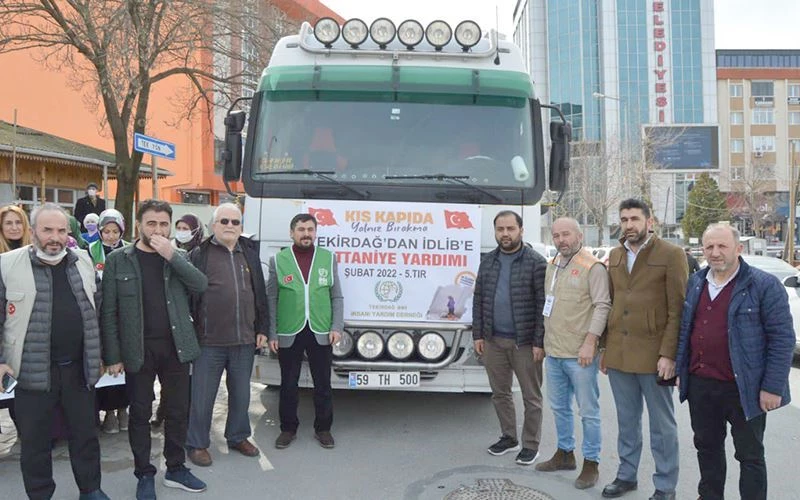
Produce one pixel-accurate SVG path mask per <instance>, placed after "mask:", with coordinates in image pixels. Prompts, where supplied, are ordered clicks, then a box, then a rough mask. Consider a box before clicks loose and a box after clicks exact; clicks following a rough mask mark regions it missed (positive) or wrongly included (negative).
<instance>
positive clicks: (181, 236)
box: [173, 214, 205, 252]
mask: <svg viewBox="0 0 800 500" xmlns="http://www.w3.org/2000/svg"><path fill="white" fill-rule="evenodd" d="M204 236H205V235H204V234H203V227H202V225H201V224H200V219H198V218H197V216H196V215H194V214H186V215H184V216H183V217H181V218H180V219H178V220H177V221H175V239H174V240H173V243H174V244H175V246H176V247H178V248H180V249H182V250H186V252H191V251H192V250H193V249H194V248H195V247H196V246H198V245H200V243H202V242H203V238H204Z"/></svg>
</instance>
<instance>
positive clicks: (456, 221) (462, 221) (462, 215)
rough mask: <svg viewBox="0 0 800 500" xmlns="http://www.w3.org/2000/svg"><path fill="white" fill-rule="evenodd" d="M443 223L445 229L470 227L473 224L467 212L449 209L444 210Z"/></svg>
mask: <svg viewBox="0 0 800 500" xmlns="http://www.w3.org/2000/svg"><path fill="white" fill-rule="evenodd" d="M444 223H445V227H446V228H447V229H451V228H456V229H471V228H473V227H475V226H473V225H472V221H470V220H469V214H467V213H466V212H451V211H450V210H445V211H444Z"/></svg>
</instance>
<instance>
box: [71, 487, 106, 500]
mask: <svg viewBox="0 0 800 500" xmlns="http://www.w3.org/2000/svg"><path fill="white" fill-rule="evenodd" d="M78 500H111V499H110V498H108V495H106V494H105V493H104V492H103V490H101V489H96V490H94V491H92V492H90V493H81V494H80V496H79V497H78Z"/></svg>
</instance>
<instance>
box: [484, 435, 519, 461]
mask: <svg viewBox="0 0 800 500" xmlns="http://www.w3.org/2000/svg"><path fill="white" fill-rule="evenodd" d="M518 449H519V441H517V440H516V439H514V438H512V437H511V436H505V435H503V436H500V441H498V442H496V443H495V444H493V445H491V446H490V447H489V449H488V450H487V451H488V452H489V453H491V454H492V455H494V456H496V457H499V456H500V455H505V454H506V453H508V452H509V451H517V450H518Z"/></svg>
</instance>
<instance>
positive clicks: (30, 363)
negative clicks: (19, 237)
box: [0, 246, 102, 391]
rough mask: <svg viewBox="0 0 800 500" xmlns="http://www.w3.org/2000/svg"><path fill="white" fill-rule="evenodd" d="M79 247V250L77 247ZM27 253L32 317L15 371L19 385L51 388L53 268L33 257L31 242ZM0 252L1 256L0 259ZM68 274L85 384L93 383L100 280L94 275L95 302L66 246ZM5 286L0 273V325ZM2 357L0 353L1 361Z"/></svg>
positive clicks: (96, 365)
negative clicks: (30, 269) (76, 312)
mask: <svg viewBox="0 0 800 500" xmlns="http://www.w3.org/2000/svg"><path fill="white" fill-rule="evenodd" d="M80 251H82V250H80ZM28 253H29V256H30V259H31V265H32V267H33V276H32V277H31V278H32V279H33V280H34V283H35V285H36V299H35V301H34V303H33V310H32V312H31V318H30V320H29V322H28V331H27V333H26V334H25V343H24V344H23V348H22V361H21V363H20V371H19V373H18V374H16V378H17V381H18V387H19V388H20V389H26V390H31V391H47V390H50V341H51V339H50V337H51V333H50V332H51V327H52V319H53V318H52V316H51V314H52V310H53V300H54V297H53V293H52V287H51V283H52V274H51V273H52V271H51V269H50V266H49V265H47V264H43V263H41V262H40V261H39V259H37V258H36V251H35V250H34V249H33V246H30V247H29V248H28ZM1 258H3V256H0V259H1ZM64 258H65V259H67V278H68V279H69V284H70V287H71V288H72V292H73V293H74V294H75V298H76V300H77V302H78V307H79V308H80V311H81V318H82V319H83V368H84V377H85V380H86V384H87V386H89V387H93V386H94V385H95V384H96V383H97V380H98V379H99V378H100V365H101V354H100V326H99V320H98V317H99V313H98V312H99V310H100V306H101V301H102V291H101V289H100V280H99V278H98V277H97V275H95V282H96V284H97V291H96V292H95V294H94V304H95V305H94V306H93V305H92V303H91V301H90V300H89V297H87V296H86V291H85V290H84V288H83V280H82V279H81V275H80V271H79V270H78V266H77V265H76V262H77V261H78V256H77V255H76V254H75V252H73V251H72V250H71V249H67V255H66V257H64ZM12 288H13V287H7V284H6V283H3V279H2V276H0V298H2V302H3V308H2V311H0V325H2V324H3V323H5V320H6V306H5V297H6V290H7V289H8V290H9V291H10V290H11V289H12ZM2 361H4V360H3V359H2V356H1V355H0V362H2Z"/></svg>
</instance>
